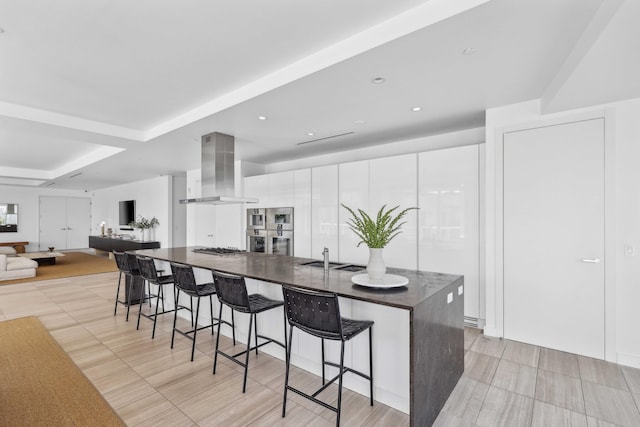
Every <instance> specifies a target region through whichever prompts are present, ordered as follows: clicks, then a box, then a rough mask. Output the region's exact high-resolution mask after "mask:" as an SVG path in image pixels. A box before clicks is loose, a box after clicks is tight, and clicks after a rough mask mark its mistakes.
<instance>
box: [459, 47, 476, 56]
mask: <svg viewBox="0 0 640 427" xmlns="http://www.w3.org/2000/svg"><path fill="white" fill-rule="evenodd" d="M472 53H476V50H475V49H474V48H472V47H468V48H466V49H465V50H463V51H462V54H463V55H471V54H472Z"/></svg>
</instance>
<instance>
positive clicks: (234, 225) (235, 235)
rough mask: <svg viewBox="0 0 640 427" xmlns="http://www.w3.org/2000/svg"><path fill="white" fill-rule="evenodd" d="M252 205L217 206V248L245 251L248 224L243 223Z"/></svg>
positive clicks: (215, 233)
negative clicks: (248, 207)
mask: <svg viewBox="0 0 640 427" xmlns="http://www.w3.org/2000/svg"><path fill="white" fill-rule="evenodd" d="M247 206H251V205H250V204H244V203H240V204H232V205H215V208H216V209H215V211H216V212H215V215H216V221H215V231H214V242H215V246H217V247H221V248H238V249H240V248H242V249H244V245H243V243H244V239H245V231H246V230H245V228H246V223H245V222H243V221H242V218H243V215H242V214H243V213H245V214H246V208H247Z"/></svg>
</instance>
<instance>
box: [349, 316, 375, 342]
mask: <svg viewBox="0 0 640 427" xmlns="http://www.w3.org/2000/svg"><path fill="white" fill-rule="evenodd" d="M371 326H373V322H372V321H370V320H352V319H347V318H344V317H343V318H342V334H343V335H344V340H345V341H349V340H350V339H351V338H353V337H355V336H356V335H358V334H359V333H360V332H362V331H364V330H366V329H367V328H370V327H371Z"/></svg>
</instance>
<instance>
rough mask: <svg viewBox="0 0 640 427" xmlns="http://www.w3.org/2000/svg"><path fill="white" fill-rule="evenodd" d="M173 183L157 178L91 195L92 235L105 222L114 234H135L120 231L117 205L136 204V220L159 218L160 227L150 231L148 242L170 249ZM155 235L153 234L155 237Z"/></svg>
mask: <svg viewBox="0 0 640 427" xmlns="http://www.w3.org/2000/svg"><path fill="white" fill-rule="evenodd" d="M172 192H173V184H172V177H171V176H160V177H157V178H152V179H147V180H144V181H138V182H133V183H130V184H124V185H117V186H115V187H109V188H105V189H102V190H97V191H95V192H93V193H92V195H93V220H92V224H91V226H92V230H94V234H100V223H101V222H102V221H105V223H106V226H105V228H109V227H111V228H113V231H114V233H121V234H135V233H137V231H120V230H119V226H118V224H119V204H118V202H120V201H121V200H135V201H136V219H137V218H138V217H145V218H147V219H150V218H153V217H154V216H155V217H156V218H158V221H159V222H160V225H159V226H158V227H156V228H155V230H154V232H152V235H151V237H150V238H151V239H152V240H157V241H159V242H160V245H161V247H170V246H171V243H172V242H171V241H170V233H169V230H170V228H171V226H172V225H171V219H172V209H173V197H172ZM154 234H155V235H154Z"/></svg>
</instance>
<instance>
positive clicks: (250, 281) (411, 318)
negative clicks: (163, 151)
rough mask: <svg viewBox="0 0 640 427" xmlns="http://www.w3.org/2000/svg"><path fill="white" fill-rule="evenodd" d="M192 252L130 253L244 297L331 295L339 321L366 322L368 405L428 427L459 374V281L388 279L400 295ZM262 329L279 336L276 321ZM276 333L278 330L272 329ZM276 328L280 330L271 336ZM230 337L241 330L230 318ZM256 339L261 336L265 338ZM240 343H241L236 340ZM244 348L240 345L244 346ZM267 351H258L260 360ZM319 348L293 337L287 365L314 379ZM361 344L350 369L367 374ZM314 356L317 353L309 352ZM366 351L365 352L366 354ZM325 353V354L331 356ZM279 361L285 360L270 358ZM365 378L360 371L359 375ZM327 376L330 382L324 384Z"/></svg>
mask: <svg viewBox="0 0 640 427" xmlns="http://www.w3.org/2000/svg"><path fill="white" fill-rule="evenodd" d="M193 249H194V248H165V249H146V250H137V251H134V253H136V254H139V255H146V256H149V257H152V258H155V259H157V260H159V261H164V262H172V261H173V262H179V263H182V264H187V265H191V266H193V267H196V268H198V269H203V270H215V271H220V272H223V273H229V274H235V275H240V276H244V277H245V278H247V286H248V287H249V288H250V289H249V290H250V292H255V291H259V292H261V293H265V294H267V296H271V297H276V296H277V294H278V293H280V299H281V298H282V296H281V290H280V286H281V285H283V284H284V285H292V286H299V287H303V288H307V289H315V290H323V291H330V292H335V293H336V294H338V295H339V296H340V297H342V298H341V301H340V310H341V312H342V315H343V316H345V317H352V318H356V319H367V320H373V321H374V322H375V324H374V329H373V333H374V338H373V346H374V356H373V364H374V372H373V374H374V375H373V376H374V387H375V389H374V399H375V400H377V401H380V402H382V403H384V404H387V405H389V406H392V407H394V408H397V409H399V410H401V411H404V412H406V413H408V414H409V418H410V424H411V425H412V426H429V425H431V424H432V423H433V422H434V420H435V419H436V417H437V416H438V413H439V412H440V410H441V409H442V407H443V405H444V403H445V402H446V400H447V398H448V397H449V394H450V393H451V391H452V390H453V388H454V387H455V385H456V384H457V382H458V379H459V378H460V376H461V375H462V372H463V370H464V326H463V312H464V299H463V277H462V276H456V275H450V274H443V273H434V272H425V271H413V270H402V269H391V268H390V269H388V273H391V274H397V275H402V276H405V277H407V278H408V279H409V283H408V285H407V286H406V287H401V288H394V289H370V288H365V287H361V286H359V285H354V284H353V283H352V282H351V277H352V276H353V275H354V273H353V272H348V271H341V270H335V269H330V270H329V272H328V273H325V272H324V270H323V269H322V268H317V267H312V266H307V265H303V264H305V263H306V262H309V261H311V260H309V259H306V258H296V257H287V256H277V255H266V254H259V253H247V252H242V253H237V254H230V255H210V254H203V253H196V252H193ZM274 316H279V317H276V318H272V319H270V320H267V322H263V321H262V320H261V327H262V328H265V329H268V330H269V331H270V332H271V333H272V334H276V335H275V336H279V335H282V334H284V331H283V327H282V314H281V313H278V314H274ZM278 325H279V326H278ZM278 327H279V329H278ZM236 328H237V330H240V331H241V330H243V327H242V326H239V324H238V319H237V318H236ZM265 329H263V330H262V332H261V333H264V330H265ZM240 340H241V341H242V337H241V338H240ZM245 342H246V341H245ZM268 347H269V346H267V347H263V348H264V349H265V352H266V351H267V350H266V349H267V348H268ZM319 347H320V346H319V343H317V344H316V343H315V342H314V341H313V339H311V338H310V337H306V336H305V334H300V335H299V336H295V335H294V348H293V350H292V364H294V365H297V366H300V367H301V368H303V369H306V370H309V371H311V372H314V373H318V372H319V369H320V362H319V353H320V352H319ZM367 347H368V346H367V345H366V341H357V339H356V340H354V343H353V344H352V346H351V348H349V349H348V352H349V354H351V360H350V363H351V364H352V365H354V367H355V368H356V369H358V368H359V367H361V366H366V363H367V352H368V348H367ZM316 348H317V349H318V350H317V351H316V350H315V349H316ZM365 348H366V351H365ZM332 350H335V348H334V349H332V347H331V346H328V354H335V353H332ZM271 354H273V355H275V356H276V357H280V358H281V359H282V358H284V353H283V352H282V353H278V352H274V353H271ZM364 371H365V372H366V371H367V369H366V368H365V369H364ZM330 375H331V374H329V376H330ZM348 377H351V376H349V375H348V376H346V377H345V384H344V385H345V387H348V388H351V389H353V390H355V391H358V392H360V393H362V394H364V395H368V392H367V389H368V388H367V387H366V385H365V384H364V383H363V382H362V381H360V380H359V379H358V378H350V381H347V378H348Z"/></svg>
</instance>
